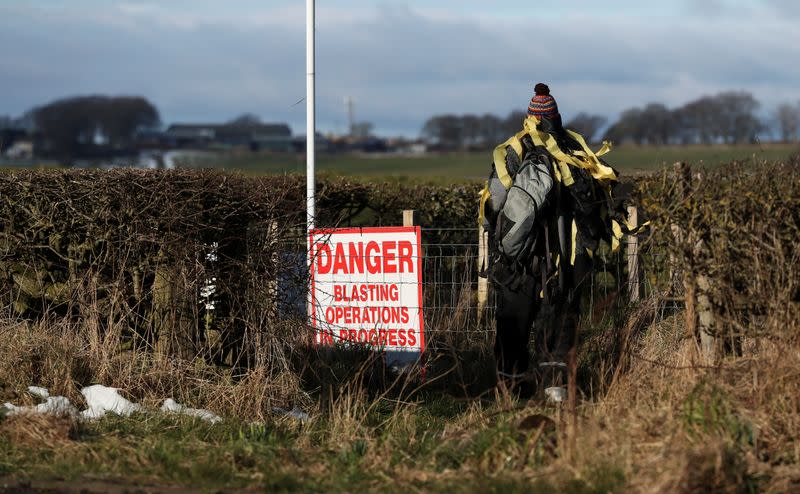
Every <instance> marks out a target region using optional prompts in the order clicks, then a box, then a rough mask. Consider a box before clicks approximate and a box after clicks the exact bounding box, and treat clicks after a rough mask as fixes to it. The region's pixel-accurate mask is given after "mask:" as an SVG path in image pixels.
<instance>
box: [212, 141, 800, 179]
mask: <svg viewBox="0 0 800 494" xmlns="http://www.w3.org/2000/svg"><path fill="white" fill-rule="evenodd" d="M796 152H800V146H798V145H797V144H753V145H736V146H727V145H716V146H664V147H650V146H641V147H640V146H620V147H617V148H615V149H613V150H612V152H611V153H610V154H609V155H608V156H607V160H608V162H609V163H611V165H613V166H615V167H616V168H618V169H619V170H620V171H621V172H623V173H626V174H632V173H637V172H647V171H653V170H656V169H658V168H661V167H662V166H664V165H671V164H672V163H675V162H676V161H687V162H690V163H693V164H696V165H705V166H711V167H713V166H718V165H720V164H723V163H730V162H731V161H734V160H750V159H753V158H755V159H757V160H767V161H773V160H781V159H785V158H787V157H788V156H789V155H791V154H793V153H796ZM491 154H492V153H491V150H486V151H485V152H469V153H467V152H464V153H441V154H435V153H431V154H426V155H421V156H398V155H392V154H385V155H380V154H372V155H341V154H339V155H336V154H320V155H318V156H317V170H318V171H319V172H328V173H335V174H343V175H356V176H366V177H375V178H384V177H395V178H402V177H428V178H456V179H483V178H485V177H486V175H487V173H488V170H489V163H490V161H491ZM209 164H211V165H213V166H215V167H221V168H225V169H229V170H239V171H242V172H245V173H254V174H271V173H305V170H306V168H305V167H306V164H305V157H304V156H303V155H280V154H257V155H253V154H244V155H241V156H228V157H223V158H222V159H216V158H215V159H214V160H213V163H209Z"/></svg>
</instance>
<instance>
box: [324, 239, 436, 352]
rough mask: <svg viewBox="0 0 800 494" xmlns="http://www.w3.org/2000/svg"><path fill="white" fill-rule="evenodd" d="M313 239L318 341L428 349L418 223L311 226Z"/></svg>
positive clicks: (382, 347) (404, 348)
mask: <svg viewBox="0 0 800 494" xmlns="http://www.w3.org/2000/svg"><path fill="white" fill-rule="evenodd" d="M309 242H310V245H311V248H310V249H309V255H310V256H311V310H310V315H311V321H312V325H313V326H314V328H316V341H317V343H318V344H321V345H331V344H334V343H361V344H366V345H369V346H372V347H375V348H379V349H383V350H392V351H416V352H421V351H422V350H423V348H424V346H425V335H424V333H423V327H422V326H423V324H422V272H421V271H422V270H421V268H422V260H421V255H420V253H421V250H420V229H419V227H418V226H417V227H413V226H412V227H379V228H340V229H324V230H311V232H310V233H309Z"/></svg>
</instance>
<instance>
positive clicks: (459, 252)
mask: <svg viewBox="0 0 800 494" xmlns="http://www.w3.org/2000/svg"><path fill="white" fill-rule="evenodd" d="M420 230H421V252H420V254H421V270H422V277H421V283H422V313H423V320H424V328H425V340H426V347H427V348H432V349H435V348H437V347H449V346H456V345H463V344H464V343H470V342H471V343H479V342H484V343H485V342H489V341H491V340H492V339H493V337H494V336H493V335H494V330H495V327H494V312H495V310H496V299H495V294H494V291H493V290H492V289H491V283H488V281H487V280H486V279H485V278H483V279H482V278H481V271H482V270H483V269H485V266H481V263H482V262H485V261H482V259H481V254H482V252H481V241H480V232H479V229H478V228H477V227H476V228H438V227H435V226H423V227H421V229H420ZM282 241H283V242H284V243H285V245H286V246H287V247H290V248H288V249H284V251H285V254H283V255H282V257H283V259H285V260H287V259H288V260H291V261H292V262H291V263H284V266H286V268H285V269H284V270H283V273H282V274H281V279H280V280H279V282H278V283H279V287H280V288H279V291H280V292H281V294H282V296H281V300H280V304H281V308H282V310H281V311H280V316H281V317H292V318H295V319H297V320H302V319H304V318H306V322H307V318H308V312H307V310H306V302H307V300H306V297H307V296H306V293H307V286H308V285H307V281H308V280H307V278H308V272H307V268H306V262H307V258H306V248H307V242H308V238H307V237H306V236H305V234H304V230H302V231H301V230H298V232H297V234H296V235H295V236H294V237H293V238H291V239H284V240H282ZM632 243H635V247H634V246H633V245H632ZM665 252H666V250H661V249H659V248H658V246H656V245H654V244H652V243H647V242H644V243H643V242H641V239H633V238H627V239H625V240H624V241H623V242H622V245H621V247H620V248H619V250H617V251H616V252H611V251H610V249H607V248H606V249H600V250H599V251H598V253H597V255H596V256H595V258H594V272H593V275H592V276H591V278H590V280H591V286H590V288H589V289H588V290H585V294H584V300H583V316H584V317H586V318H592V319H595V320H596V319H598V318H602V317H604V316H605V315H606V314H608V313H610V312H611V311H613V310H615V309H616V308H618V307H620V306H621V305H626V304H628V303H630V299H631V290H635V291H636V292H637V293H638V294H639V297H640V298H642V299H648V298H651V297H653V296H658V297H659V298H660V302H659V303H658V304H657V310H658V311H660V313H661V316H662V317H663V315H664V314H666V313H667V312H668V311H672V310H675V309H677V308H679V307H680V305H681V304H682V298H681V296H680V293H679V291H680V289H681V287H680V286H679V283H676V279H675V278H676V272H677V271H676V268H675V266H674V263H672V262H671V260H670V256H669V255H668V254H666V253H665ZM632 257H635V260H632ZM289 264H293V267H289ZM632 266H635V269H636V271H637V272H636V273H635V276H633V277H632V275H631V272H630V271H631V267H632ZM481 283H483V284H484V286H485V287H486V288H488V289H487V290H486V292H487V294H486V295H485V300H481V295H480V292H481V287H480V285H481ZM634 284H635V286H632V285H634ZM308 327H309V329H310V330H312V331H313V327H311V325H308Z"/></svg>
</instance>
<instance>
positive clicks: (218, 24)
mask: <svg viewBox="0 0 800 494" xmlns="http://www.w3.org/2000/svg"><path fill="white" fill-rule="evenodd" d="M316 18H317V29H316V37H317V55H316V56H317V66H316V81H317V128H318V130H320V131H322V132H338V133H343V132H345V131H346V129H347V110H346V106H345V103H344V101H345V98H346V97H352V98H353V100H354V102H355V106H354V109H355V117H356V119H357V120H358V121H368V122H372V123H373V124H374V129H375V132H376V133H377V134H379V135H385V136H388V135H405V136H408V137H416V136H418V135H419V132H420V129H421V128H422V126H423V124H424V122H425V120H426V119H427V118H429V117H430V116H432V115H435V114H443V113H455V114H465V113H473V114H484V113H493V114H496V115H501V116H505V115H507V114H508V113H509V112H511V111H512V110H524V109H525V108H526V107H527V103H528V101H529V99H530V97H531V95H532V92H533V86H534V84H535V83H537V82H546V83H547V84H548V85H549V86H550V88H551V91H552V94H553V96H554V97H555V98H556V100H557V101H558V105H559V108H560V110H561V113H562V116H563V117H564V119H565V120H567V121H568V120H569V119H570V117H571V116H572V115H574V114H576V113H577V112H579V111H585V112H589V113H594V114H600V115H603V116H606V117H608V118H609V119H613V118H615V117H616V116H617V115H618V114H619V113H620V112H622V111H623V110H625V109H627V108H630V107H634V106H642V105H644V104H646V103H649V102H662V103H664V104H666V105H667V106H670V107H675V106H679V105H681V104H683V103H686V102H688V101H690V100H692V99H695V98H697V97H700V96H703V95H708V94H714V93H717V92H719V91H723V90H747V91H750V92H752V93H753V94H754V95H755V96H756V98H757V99H758V100H759V101H761V103H762V113H763V114H764V115H765V116H768V115H769V114H770V113H771V112H772V111H774V108H775V107H776V106H777V105H778V104H780V103H783V102H791V103H795V102H798V101H800V89H798V88H800V63H798V61H799V60H800V54H799V53H798V48H797V47H800V28H798V26H800V1H796V0H738V1H737V0H674V1H668V0H662V1H658V2H650V1H646V0H636V1H632V0H618V1H610V0H606V1H603V2H600V1H597V0H572V1H564V0H561V1H544V0H539V1H536V0H526V1H518V0H507V1H502V0H496V1H487V0H481V1H479V0H460V1H455V0H372V1H369V0H317V1H316ZM0 46H3V47H4V49H3V53H2V55H0V116H2V115H11V116H19V115H21V114H22V113H24V112H25V111H27V110H29V109H31V108H32V107H35V106H37V105H42V104H45V103H47V102H49V101H52V100H54V99H58V98H62V97H67V96H73V95H85V94H110V95H142V96H144V97H146V98H148V99H149V100H150V101H152V102H153V103H154V104H155V105H156V106H157V107H158V109H159V110H160V112H161V117H162V120H163V121H164V123H165V124H170V123H174V122H223V121H227V120H230V119H232V118H234V117H235V116H237V115H239V114H242V113H245V112H249V113H254V114H256V115H258V116H259V117H261V118H262V119H263V120H264V121H266V122H286V123H289V124H290V126H291V127H292V129H293V131H294V132H295V133H296V134H304V133H305V107H304V102H302V101H301V100H302V99H303V98H304V97H305V80H306V77H305V72H306V68H305V1H304V0H227V1H223V0H160V1H155V0H0ZM298 102H299V103H298Z"/></svg>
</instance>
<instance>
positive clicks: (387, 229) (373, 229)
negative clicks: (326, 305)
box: [307, 226, 425, 353]
mask: <svg viewBox="0 0 800 494" xmlns="http://www.w3.org/2000/svg"><path fill="white" fill-rule="evenodd" d="M408 232H414V233H415V234H416V236H417V288H418V292H417V293H418V295H417V296H418V298H419V301H418V304H417V305H418V307H419V309H418V310H419V353H422V351H423V350H425V318H424V317H423V313H422V229H421V228H420V227H419V226H368V227H363V228H315V229H313V230H309V231H308V256H309V257H308V263H309V272H310V276H311V297H310V298H311V307H310V308H309V310H308V311H307V312H308V317H309V318H311V326H312V327H313V328H314V329H315V330H316V329H318V328H317V317H316V316H317V312H316V311H317V300H316V297H315V294H316V290H315V286H314V235H331V234H334V233H343V234H353V233H408ZM314 343H317V332H316V331H315V332H314ZM395 351H397V350H395Z"/></svg>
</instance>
